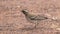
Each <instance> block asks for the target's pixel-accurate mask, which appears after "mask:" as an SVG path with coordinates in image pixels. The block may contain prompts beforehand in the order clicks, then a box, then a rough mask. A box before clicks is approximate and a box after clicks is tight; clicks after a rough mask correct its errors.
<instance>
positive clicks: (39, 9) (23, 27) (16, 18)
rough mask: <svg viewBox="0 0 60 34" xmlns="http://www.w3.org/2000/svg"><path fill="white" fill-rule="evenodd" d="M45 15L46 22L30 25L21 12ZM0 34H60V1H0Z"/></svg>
mask: <svg viewBox="0 0 60 34" xmlns="http://www.w3.org/2000/svg"><path fill="white" fill-rule="evenodd" d="M24 9H27V10H28V11H29V12H30V13H33V14H34V15H39V14H45V15H47V16H48V17H49V18H51V19H53V20H51V19H48V20H43V21H38V22H39V24H38V25H37V26H36V27H37V28H34V26H35V24H34V23H30V21H28V20H27V19H26V17H25V15H24V14H23V13H22V12H21V10H24ZM0 34H60V0H0Z"/></svg>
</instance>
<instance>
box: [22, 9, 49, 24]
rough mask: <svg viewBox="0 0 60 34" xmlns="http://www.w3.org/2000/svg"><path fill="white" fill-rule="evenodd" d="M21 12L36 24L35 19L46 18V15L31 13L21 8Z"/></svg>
mask: <svg viewBox="0 0 60 34" xmlns="http://www.w3.org/2000/svg"><path fill="white" fill-rule="evenodd" d="M22 13H23V14H24V15H25V17H26V18H27V20H28V21H30V22H32V23H35V24H36V25H37V24H38V23H37V21H42V20H46V19H48V18H47V17H46V16H42V15H34V14H31V13H29V12H28V11H27V10H22Z"/></svg>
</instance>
